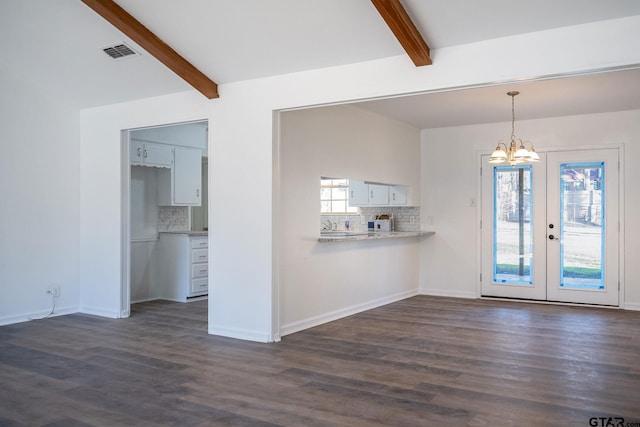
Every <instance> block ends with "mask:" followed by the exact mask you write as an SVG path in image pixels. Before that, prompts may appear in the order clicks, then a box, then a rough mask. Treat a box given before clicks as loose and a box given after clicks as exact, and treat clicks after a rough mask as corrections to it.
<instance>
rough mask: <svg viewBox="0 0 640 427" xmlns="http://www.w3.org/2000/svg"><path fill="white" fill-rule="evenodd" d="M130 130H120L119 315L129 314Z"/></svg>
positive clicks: (124, 316) (127, 315) (122, 316)
mask: <svg viewBox="0 0 640 427" xmlns="http://www.w3.org/2000/svg"><path fill="white" fill-rule="evenodd" d="M130 145H131V131H129V130H126V129H123V130H121V131H120V149H121V150H122V151H121V155H120V177H121V179H120V209H121V210H120V250H121V252H120V255H121V259H120V317H121V318H126V317H129V315H130V314H131V243H132V242H131V166H130V165H131V159H130V157H129V155H130V153H131V150H130Z"/></svg>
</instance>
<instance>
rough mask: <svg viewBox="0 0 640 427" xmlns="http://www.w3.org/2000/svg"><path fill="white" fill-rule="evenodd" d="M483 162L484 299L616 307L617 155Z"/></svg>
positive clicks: (575, 153)
mask: <svg viewBox="0 0 640 427" xmlns="http://www.w3.org/2000/svg"><path fill="white" fill-rule="evenodd" d="M540 158H541V161H540V162H539V163H534V164H526V165H517V166H502V165H500V166H494V165H490V164H489V163H488V156H483V157H482V265H481V268H482V276H481V291H482V295H483V296H497V297H508V298H523V299H532V300H548V301H563V302H576V303H587V304H600V305H613V306H617V305H618V304H619V279H618V274H619V267H618V248H619V245H618V239H619V212H618V188H619V182H618V180H619V168H618V150H617V149H602V150H574V151H557V152H549V153H546V154H541V155H540Z"/></svg>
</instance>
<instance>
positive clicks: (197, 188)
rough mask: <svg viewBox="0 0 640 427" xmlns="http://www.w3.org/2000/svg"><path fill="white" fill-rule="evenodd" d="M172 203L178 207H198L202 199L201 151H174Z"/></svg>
mask: <svg viewBox="0 0 640 427" xmlns="http://www.w3.org/2000/svg"><path fill="white" fill-rule="evenodd" d="M174 151H175V152H174V164H173V172H174V176H173V189H174V194H173V203H174V205H180V206H185V205H188V206H200V203H201V199H202V189H201V186H202V150H198V149H195V148H181V147H176V148H175V149H174Z"/></svg>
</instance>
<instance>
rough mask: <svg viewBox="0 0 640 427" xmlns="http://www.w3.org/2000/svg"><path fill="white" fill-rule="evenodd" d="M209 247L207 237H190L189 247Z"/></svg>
mask: <svg viewBox="0 0 640 427" xmlns="http://www.w3.org/2000/svg"><path fill="white" fill-rule="evenodd" d="M207 247H209V239H208V238H207V237H192V238H191V248H192V249H197V248H207Z"/></svg>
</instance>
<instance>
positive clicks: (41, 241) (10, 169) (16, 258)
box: [0, 69, 80, 324]
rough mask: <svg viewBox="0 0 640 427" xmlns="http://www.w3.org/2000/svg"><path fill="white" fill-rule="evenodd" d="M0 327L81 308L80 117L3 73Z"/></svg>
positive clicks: (0, 74) (0, 106)
mask: <svg viewBox="0 0 640 427" xmlns="http://www.w3.org/2000/svg"><path fill="white" fill-rule="evenodd" d="M0 93H2V96H0V151H1V154H0V324H6V323H13V322H19V321H24V320H28V319H29V318H30V317H32V318H36V317H42V316H44V315H46V314H48V313H49V312H50V311H51V308H52V301H51V297H49V296H48V295H47V294H46V290H47V288H48V287H50V286H54V285H55V286H60V289H61V294H60V297H59V298H57V300H56V311H55V313H56V314H63V313H69V312H75V311H77V310H78V304H79V296H80V294H79V274H78V268H79V256H80V252H79V242H80V227H79V218H80V215H79V206H80V184H79V178H80V134H79V115H78V113H77V112H76V111H73V110H72V109H70V108H68V107H67V106H65V105H64V104H62V103H60V102H59V101H58V100H54V99H49V98H47V97H45V96H43V95H42V93H43V91H40V90H39V88H38V87H37V86H34V85H33V84H32V83H28V82H25V81H23V80H21V78H18V77H16V76H13V75H11V74H9V73H7V72H6V71H4V70H2V69H0Z"/></svg>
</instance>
